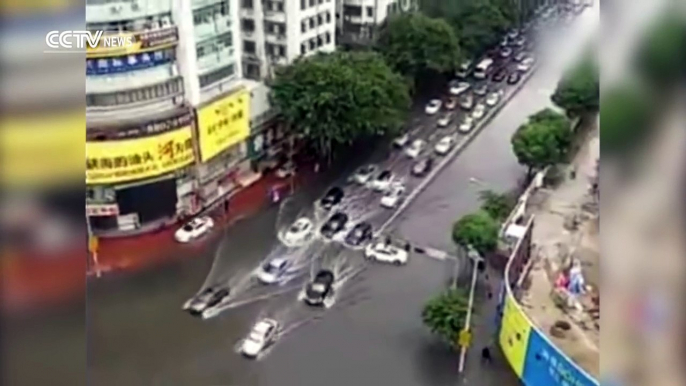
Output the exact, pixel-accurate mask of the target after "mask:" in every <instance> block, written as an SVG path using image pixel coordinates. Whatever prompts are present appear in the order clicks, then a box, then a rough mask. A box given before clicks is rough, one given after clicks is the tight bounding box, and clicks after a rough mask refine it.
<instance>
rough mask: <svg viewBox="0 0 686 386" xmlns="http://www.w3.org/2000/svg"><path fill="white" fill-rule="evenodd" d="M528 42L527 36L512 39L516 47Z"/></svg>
mask: <svg viewBox="0 0 686 386" xmlns="http://www.w3.org/2000/svg"><path fill="white" fill-rule="evenodd" d="M525 44H526V38H525V37H524V36H520V37H518V38H516V39H514V40H512V45H513V46H515V47H523V46H524V45H525Z"/></svg>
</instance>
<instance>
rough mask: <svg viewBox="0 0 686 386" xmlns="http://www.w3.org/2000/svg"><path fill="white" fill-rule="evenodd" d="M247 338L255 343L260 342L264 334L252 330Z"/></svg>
mask: <svg viewBox="0 0 686 386" xmlns="http://www.w3.org/2000/svg"><path fill="white" fill-rule="evenodd" d="M248 340H251V341H253V342H255V343H262V341H263V340H264V336H262V334H260V333H259V332H256V331H253V332H251V333H250V336H248Z"/></svg>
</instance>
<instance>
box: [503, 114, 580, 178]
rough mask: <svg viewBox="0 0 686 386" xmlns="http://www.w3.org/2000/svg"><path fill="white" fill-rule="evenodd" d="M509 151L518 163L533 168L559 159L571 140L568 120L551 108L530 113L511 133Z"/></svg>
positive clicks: (557, 161)
mask: <svg viewBox="0 0 686 386" xmlns="http://www.w3.org/2000/svg"><path fill="white" fill-rule="evenodd" d="M511 143H512V151H513V152H514V153H515V156H516V157H517V160H518V161H519V163H520V164H522V165H525V166H527V167H528V172H527V173H528V175H531V173H532V172H533V170H534V169H543V168H545V167H546V166H549V165H554V164H556V163H559V162H562V161H563V160H564V157H565V155H566V154H567V152H568V151H569V148H570V146H571V143H572V132H571V130H570V127H569V121H568V120H567V119H566V118H565V117H564V116H563V115H562V114H559V113H556V112H555V111H553V110H551V109H544V110H541V111H539V112H538V113H536V114H534V115H532V116H531V117H530V118H529V121H528V122H527V123H526V124H524V125H522V126H520V127H519V129H517V131H516V132H515V134H514V135H513V136H512V140H511Z"/></svg>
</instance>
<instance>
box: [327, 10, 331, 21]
mask: <svg viewBox="0 0 686 386" xmlns="http://www.w3.org/2000/svg"><path fill="white" fill-rule="evenodd" d="M326 22H327V23H330V22H331V12H327V13H326Z"/></svg>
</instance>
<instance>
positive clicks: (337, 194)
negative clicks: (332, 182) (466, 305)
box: [319, 186, 344, 210]
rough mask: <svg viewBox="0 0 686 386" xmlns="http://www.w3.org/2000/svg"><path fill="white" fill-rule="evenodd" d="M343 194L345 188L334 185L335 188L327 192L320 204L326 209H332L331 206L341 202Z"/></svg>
mask: <svg viewBox="0 0 686 386" xmlns="http://www.w3.org/2000/svg"><path fill="white" fill-rule="evenodd" d="M343 196H344V193H343V189H341V188H339V187H335V186H334V187H333V188H331V189H329V191H328V192H326V194H325V195H324V197H323V198H322V199H321V200H320V201H319V204H320V205H321V207H322V208H324V209H325V210H331V208H333V207H334V206H336V205H338V204H340V202H341V201H342V200H343Z"/></svg>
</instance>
